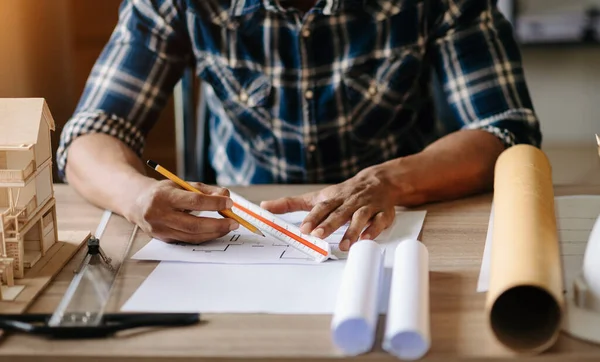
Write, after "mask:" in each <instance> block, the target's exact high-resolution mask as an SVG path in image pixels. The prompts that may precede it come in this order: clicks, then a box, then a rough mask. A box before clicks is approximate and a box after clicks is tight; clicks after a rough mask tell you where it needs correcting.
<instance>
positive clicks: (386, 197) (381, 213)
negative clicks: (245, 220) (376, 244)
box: [261, 166, 398, 251]
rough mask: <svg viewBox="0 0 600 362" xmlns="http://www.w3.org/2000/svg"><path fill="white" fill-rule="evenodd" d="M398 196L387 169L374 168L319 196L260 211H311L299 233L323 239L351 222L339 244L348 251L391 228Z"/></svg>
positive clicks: (309, 195)
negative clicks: (360, 241) (361, 240)
mask: <svg viewBox="0 0 600 362" xmlns="http://www.w3.org/2000/svg"><path fill="white" fill-rule="evenodd" d="M397 194H398V191H397V186H395V185H394V184H393V182H391V180H390V177H389V172H388V170H387V169H386V167H384V166H373V167H370V168H367V169H365V170H363V171H361V172H360V173H358V174H357V175H356V176H354V177H353V178H351V179H348V180H346V181H344V182H343V183H340V184H337V185H333V186H329V187H327V188H325V189H323V190H321V191H318V192H311V193H307V194H304V195H300V196H293V197H285V198H281V199H277V200H272V201H264V202H262V203H261V207H262V208H264V209H266V210H268V211H270V212H272V213H274V214H282V213H286V212H293V211H310V212H309V214H308V215H307V216H306V218H305V219H304V221H303V223H302V225H301V226H300V230H301V231H302V232H303V233H305V234H312V235H314V236H316V237H318V238H321V239H324V238H326V237H328V236H329V235H331V234H332V233H333V232H334V231H336V230H337V229H339V228H340V227H341V226H343V225H344V224H346V223H347V222H350V226H349V227H348V230H347V231H346V233H345V234H344V237H343V238H342V241H341V243H340V250H342V251H347V250H348V249H349V248H350V246H351V245H352V244H353V243H355V242H356V241H357V240H359V239H371V240H372V239H375V238H376V237H377V236H378V235H379V234H380V233H381V232H382V231H383V230H385V229H386V228H388V227H389V226H390V225H391V224H392V222H393V221H394V217H395V211H394V206H395V205H396V201H397V196H396V195H397ZM365 227H366V229H365ZM363 230H364V231H363Z"/></svg>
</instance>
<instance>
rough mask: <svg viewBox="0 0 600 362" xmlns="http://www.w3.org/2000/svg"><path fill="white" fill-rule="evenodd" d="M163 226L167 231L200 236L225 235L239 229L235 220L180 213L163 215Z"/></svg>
mask: <svg viewBox="0 0 600 362" xmlns="http://www.w3.org/2000/svg"><path fill="white" fill-rule="evenodd" d="M162 221H163V225H164V226H165V227H167V228H169V229H174V230H177V231H181V232H184V233H187V234H191V235H202V234H207V233H218V234H221V235H225V234H227V233H228V232H230V231H232V230H235V229H237V228H239V226H240V225H239V224H238V223H237V221H235V220H231V219H225V218H223V219H221V218H211V217H197V216H193V215H190V214H186V213H182V212H170V213H167V214H166V215H164V218H163V220H162Z"/></svg>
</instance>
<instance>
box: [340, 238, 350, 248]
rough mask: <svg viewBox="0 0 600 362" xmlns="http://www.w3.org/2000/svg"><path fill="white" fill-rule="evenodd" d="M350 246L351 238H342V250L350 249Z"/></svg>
mask: <svg viewBox="0 0 600 362" xmlns="http://www.w3.org/2000/svg"><path fill="white" fill-rule="evenodd" d="M349 247H350V240H349V239H344V240H342V242H341V243H340V250H341V251H348V248H349Z"/></svg>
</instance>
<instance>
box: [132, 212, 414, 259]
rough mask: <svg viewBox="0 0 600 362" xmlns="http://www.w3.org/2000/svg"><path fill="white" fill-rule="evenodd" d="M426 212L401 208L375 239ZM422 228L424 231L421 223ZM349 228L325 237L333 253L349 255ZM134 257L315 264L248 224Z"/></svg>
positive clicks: (159, 245) (152, 245)
mask: <svg viewBox="0 0 600 362" xmlns="http://www.w3.org/2000/svg"><path fill="white" fill-rule="evenodd" d="M424 213H425V212H424V211H397V213H396V220H395V224H394V225H392V226H391V227H389V228H388V229H387V230H385V231H384V232H383V233H381V234H380V235H379V236H378V237H377V238H376V239H375V240H377V241H383V240H389V237H390V233H391V231H392V230H393V229H394V228H396V224H400V225H401V226H400V227H401V228H402V227H404V226H415V227H416V226H417V225H418V224H419V219H421V218H423V217H424ZM307 214H308V212H305V211H299V212H293V213H288V214H284V215H281V218H282V219H284V220H285V221H287V222H289V223H291V224H294V225H297V226H299V225H300V224H301V223H302V221H303V220H304V217H305V216H306V215H307ZM200 215H202V216H207V217H215V218H221V216H220V215H219V214H218V213H216V212H212V213H210V212H203V213H200ZM421 224H422V221H421ZM418 227H419V231H420V226H418ZM347 228H348V225H344V226H342V227H341V228H339V229H338V230H336V231H335V232H334V233H333V234H331V235H330V236H329V237H327V238H326V239H325V240H326V241H328V242H329V243H331V244H332V254H334V255H335V256H336V257H338V258H342V259H343V258H346V257H347V254H348V253H347V252H342V251H340V250H339V243H340V241H342V237H343V236H344V233H345V232H346V229H347ZM404 230H406V231H407V236H409V235H412V233H413V231H414V230H416V229H415V228H411V227H407V228H405V229H404ZM419 231H417V233H418V232H419ZM132 259H136V260H158V261H186V262H193V263H224V264H315V262H314V261H313V260H312V259H310V258H309V257H308V256H307V255H306V254H304V253H302V252H301V251H298V250H297V249H295V248H293V247H291V246H289V245H288V244H286V243H285V242H282V241H279V240H277V239H275V238H273V237H272V236H270V235H267V236H265V237H262V236H258V235H255V234H253V233H251V232H250V231H249V230H247V229H246V228H244V227H240V228H239V229H238V230H235V231H233V232H231V233H229V234H227V235H225V236H224V237H221V238H218V239H216V240H214V241H210V242H206V243H202V244H199V245H190V244H168V243H165V242H163V241H160V240H157V239H152V240H151V241H150V242H149V243H148V244H146V246H144V247H143V248H142V249H141V250H140V251H138V252H137V253H136V254H135V255H133V257H132Z"/></svg>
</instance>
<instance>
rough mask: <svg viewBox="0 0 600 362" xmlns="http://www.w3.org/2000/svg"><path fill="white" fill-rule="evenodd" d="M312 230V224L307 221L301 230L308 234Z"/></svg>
mask: <svg viewBox="0 0 600 362" xmlns="http://www.w3.org/2000/svg"><path fill="white" fill-rule="evenodd" d="M311 230H312V224H311V223H310V222H307V223H306V224H302V225H301V226H300V231H302V232H303V233H305V234H308V233H309V232H310V231H311Z"/></svg>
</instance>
